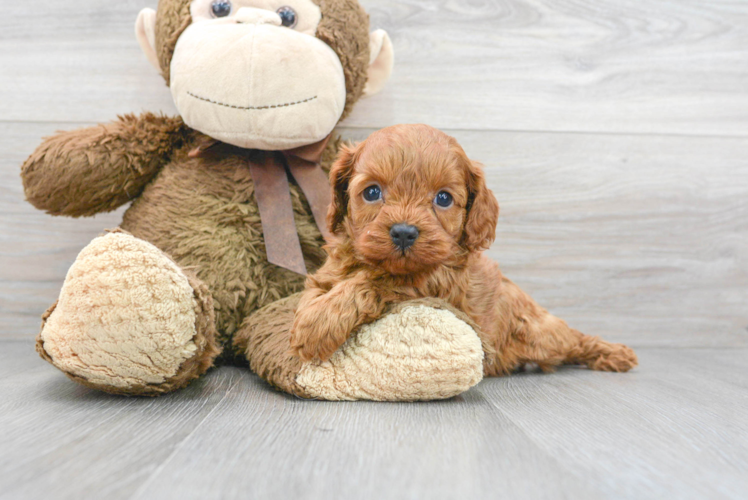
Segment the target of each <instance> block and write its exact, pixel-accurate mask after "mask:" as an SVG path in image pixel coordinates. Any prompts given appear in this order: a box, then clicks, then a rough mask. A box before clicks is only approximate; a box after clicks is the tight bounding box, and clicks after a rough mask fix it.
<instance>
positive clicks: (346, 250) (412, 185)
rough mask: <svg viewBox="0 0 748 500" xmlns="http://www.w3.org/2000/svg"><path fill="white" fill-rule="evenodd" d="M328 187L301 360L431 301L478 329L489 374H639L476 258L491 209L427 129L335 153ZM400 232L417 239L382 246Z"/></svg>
mask: <svg viewBox="0 0 748 500" xmlns="http://www.w3.org/2000/svg"><path fill="white" fill-rule="evenodd" d="M330 176H331V179H332V182H333V203H332V205H331V207H330V212H329V225H330V231H331V232H332V233H334V235H335V236H334V240H333V241H332V242H331V243H330V245H329V247H328V248H327V250H328V253H329V257H328V259H327V261H326V263H325V264H324V265H323V266H322V268H321V269H320V270H319V271H318V272H317V273H316V274H314V275H313V276H310V277H309V279H308V280H307V289H306V291H305V292H304V294H303V295H302V298H301V300H300V303H299V308H298V310H297V313H296V317H295V321H294V325H293V330H292V334H291V348H292V351H293V352H294V353H296V354H297V355H298V356H299V357H300V358H301V359H302V360H311V359H314V358H319V359H321V360H326V359H328V358H329V357H330V356H331V355H332V354H333V353H334V352H335V351H336V350H337V349H338V347H340V346H341V345H342V344H343V343H344V342H345V340H346V339H347V338H348V336H349V335H350V333H351V332H353V331H354V330H355V329H356V328H357V327H358V326H360V325H361V324H363V323H368V322H371V321H373V320H375V319H377V318H378V317H380V316H381V315H382V313H383V312H384V311H385V310H386V308H387V307H388V305H391V304H393V303H398V302H402V301H405V300H408V299H413V298H418V297H437V298H440V299H444V300H446V301H447V302H448V303H450V304H452V305H453V306H454V307H456V308H457V309H459V310H461V311H464V312H465V313H466V314H467V315H468V316H470V317H471V318H472V319H473V320H474V321H475V323H476V324H477V325H479V327H480V328H479V335H480V336H481V338H482V340H483V341H484V344H488V345H490V346H492V348H493V349H492V351H493V352H487V353H486V357H485V361H484V369H485V373H486V375H501V374H506V373H509V372H511V371H512V370H514V369H516V368H517V367H519V366H520V365H522V364H524V363H536V364H538V365H539V366H540V367H541V368H542V369H544V370H552V369H553V368H554V367H555V366H557V365H560V364H563V363H575V364H584V365H587V366H588V367H590V368H593V369H596V370H607V371H627V370H629V369H631V368H633V367H634V366H636V364H637V359H636V355H635V354H634V352H633V351H632V350H631V349H629V348H628V347H626V346H624V345H621V344H609V343H607V342H605V341H603V340H600V339H599V338H597V337H590V336H587V335H584V334H582V333H580V332H578V331H577V330H574V329H572V328H569V327H568V326H567V325H566V323H565V322H563V321H562V320H560V319H559V318H556V317H554V316H552V315H551V314H549V313H548V312H547V311H546V310H545V309H543V308H541V307H540V306H538V305H537V304H536V303H535V302H534V301H533V300H532V299H531V298H530V297H529V296H528V295H527V294H525V293H524V292H523V291H522V290H520V289H519V288H518V287H517V286H516V285H515V284H514V283H512V282H511V281H509V280H508V279H507V278H505V277H503V276H502V274H501V271H500V270H499V266H498V265H497V264H496V263H495V262H492V261H491V260H489V259H488V258H487V257H486V256H485V255H483V254H482V252H481V251H482V250H484V249H486V248H488V246H489V245H490V244H491V243H492V242H493V240H494V238H495V227H496V222H497V219H498V215H499V205H498V203H497V202H496V199H495V197H494V195H493V193H491V191H490V190H489V189H488V188H487V187H486V184H485V180H484V176H483V172H482V170H481V168H480V166H479V165H478V164H476V163H474V162H472V161H470V160H469V159H468V157H467V156H466V155H465V152H464V151H463V150H462V148H461V147H460V146H459V145H458V144H457V142H456V141H455V140H454V139H453V138H452V137H449V136H447V135H446V134H444V133H442V132H439V131H438V130H436V129H434V128H431V127H428V126H425V125H400V126H395V127H390V128H387V129H384V130H381V131H379V132H375V133H374V134H372V135H371V136H370V137H369V138H368V139H367V140H366V141H364V142H363V143H361V144H360V145H359V146H358V147H357V148H355V149H343V151H342V153H341V156H340V158H339V160H338V161H337V162H336V163H335V165H334V166H333V168H332V170H331V172H330ZM373 184H377V185H379V186H380V187H381V189H382V192H383V193H384V196H383V199H382V200H380V201H377V202H374V203H372V202H367V201H365V200H364V199H363V196H362V193H363V191H364V189H365V188H367V187H369V186H371V185H373ZM440 191H447V192H448V193H450V194H451V195H452V197H453V199H454V203H453V204H452V206H450V207H448V208H442V207H439V206H437V205H436V204H435V203H434V198H435V196H436V195H437V193H439V192H440ZM398 223H406V224H411V225H414V226H416V227H417V228H418V230H419V236H418V238H417V239H416V241H415V244H414V245H413V246H412V247H410V248H408V249H406V250H405V251H402V250H400V249H399V248H397V247H396V246H395V245H394V244H393V242H392V238H391V236H390V228H391V227H392V225H394V224H398Z"/></svg>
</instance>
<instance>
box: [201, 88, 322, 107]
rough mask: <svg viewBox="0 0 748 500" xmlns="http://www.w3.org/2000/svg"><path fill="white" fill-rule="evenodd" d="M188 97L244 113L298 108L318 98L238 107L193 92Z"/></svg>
mask: <svg viewBox="0 0 748 500" xmlns="http://www.w3.org/2000/svg"><path fill="white" fill-rule="evenodd" d="M187 95H188V96H190V97H194V98H195V99H198V100H200V101H205V102H209V103H211V104H215V105H217V106H223V107H225V108H231V109H239V110H242V111H255V110H260V109H276V108H287V107H289V106H296V105H297V104H304V103H305V102H309V101H313V100H315V99H316V98H317V96H316V95H315V96H313V97H309V98H307V99H303V100H301V101H296V102H287V103H285V104H270V105H267V106H236V105H234V104H226V103H224V102H218V101H214V100H212V99H207V98H205V97H200V96H199V95H195V94H193V93H192V92H187Z"/></svg>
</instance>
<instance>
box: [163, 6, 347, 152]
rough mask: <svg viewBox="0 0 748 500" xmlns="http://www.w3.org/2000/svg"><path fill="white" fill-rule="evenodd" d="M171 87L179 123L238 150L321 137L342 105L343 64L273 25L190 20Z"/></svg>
mask: <svg viewBox="0 0 748 500" xmlns="http://www.w3.org/2000/svg"><path fill="white" fill-rule="evenodd" d="M170 88H171V92H172V96H173V98H174V103H175V104H176V107H177V109H178V110H179V113H180V114H181V115H182V118H183V119H184V121H185V123H186V124H187V125H188V126H189V127H191V128H193V129H195V130H198V131H200V132H202V133H204V134H206V135H208V136H210V137H213V138H214V139H217V140H220V141H223V142H226V143H228V144H232V145H235V146H239V147H243V148H256V149H263V150H279V149H289V148H294V147H298V146H303V145H306V144H312V143H314V142H317V141H320V140H322V139H324V138H325V137H327V135H329V134H330V132H332V130H333V128H334V127H335V125H336V124H337V123H338V120H339V119H340V117H341V115H342V113H343V109H344V107H345V99H346V88H345V75H344V73H343V67H342V65H341V63H340V60H339V59H338V56H337V55H336V54H335V52H334V51H333V50H332V49H331V48H330V47H329V46H328V45H326V44H325V43H324V42H322V41H321V40H319V39H317V38H316V37H314V36H310V35H307V34H303V33H299V32H296V31H294V30H290V29H287V28H283V27H280V26H275V25H274V24H273V23H267V22H262V23H233V22H232V23H226V22H221V21H220V20H216V21H208V22H200V23H195V24H192V25H191V26H189V27H188V28H187V29H186V30H185V31H184V33H182V35H181V36H180V37H179V41H178V42H177V45H176V48H175V50H174V57H173V59H172V62H171V83H170Z"/></svg>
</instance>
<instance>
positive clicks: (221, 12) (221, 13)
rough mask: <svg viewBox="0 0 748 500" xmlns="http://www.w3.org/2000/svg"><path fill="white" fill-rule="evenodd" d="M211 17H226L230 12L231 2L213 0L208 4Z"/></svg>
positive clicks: (227, 0)
mask: <svg viewBox="0 0 748 500" xmlns="http://www.w3.org/2000/svg"><path fill="white" fill-rule="evenodd" d="M210 11H211V13H212V14H213V17H226V16H228V15H229V14H231V2H230V1H229V0H213V3H212V4H210Z"/></svg>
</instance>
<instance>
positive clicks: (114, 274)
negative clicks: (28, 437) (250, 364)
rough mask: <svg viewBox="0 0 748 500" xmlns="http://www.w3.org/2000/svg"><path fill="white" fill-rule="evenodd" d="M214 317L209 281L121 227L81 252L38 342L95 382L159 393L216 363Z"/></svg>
mask: <svg viewBox="0 0 748 500" xmlns="http://www.w3.org/2000/svg"><path fill="white" fill-rule="evenodd" d="M213 323H214V321H213V308H212V302H211V299H210V296H209V294H208V293H207V290H205V287H204V285H202V284H201V283H200V282H198V281H197V280H194V279H191V278H189V277H188V276H187V275H185V274H184V273H183V272H182V270H181V269H180V268H179V267H178V266H177V265H176V264H175V263H174V262H173V261H172V260H171V259H170V258H169V257H168V256H167V255H166V254H164V253H163V252H162V251H161V250H159V249H158V248H156V247H155V246H153V245H151V244H150V243H147V242H145V241H143V240H140V239H138V238H135V237H133V236H132V235H130V234H128V233H125V232H122V231H115V232H112V233H109V234H107V235H105V236H101V237H99V238H96V239H95V240H93V241H92V242H91V243H90V244H89V245H88V246H87V247H86V248H84V249H83V251H81V253H80V254H79V255H78V258H77V259H76V261H75V263H74V264H73V266H72V267H71V268H70V270H69V271H68V274H67V277H66V278H65V283H64V285H63V287H62V290H61V292H60V297H59V299H58V301H57V303H56V304H55V305H53V306H52V307H51V308H50V309H49V310H48V311H47V313H46V314H45V315H44V321H43V324H42V330H41V332H40V333H39V336H38V337H37V350H38V351H39V353H40V354H41V355H42V357H43V358H44V359H46V360H47V361H49V362H50V363H52V364H53V365H54V366H56V367H57V368H59V369H60V370H62V371H63V372H65V374H67V375H68V376H69V377H70V378H71V379H73V380H75V381H76V382H80V383H82V384H84V385H87V386H89V387H94V388H96V389H100V390H103V391H106V392H111V393H117V394H128V395H158V394H162V393H165V392H169V391H172V390H174V389H178V388H180V387H183V386H185V385H187V383H189V381H190V380H192V379H193V378H195V377H197V376H198V375H200V374H202V373H204V372H205V371H206V370H207V369H208V368H209V367H210V365H211V364H212V361H213V359H214V358H215V356H216V355H217V354H218V349H217V348H216V346H215V329H214V328H215V327H214V325H213Z"/></svg>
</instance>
